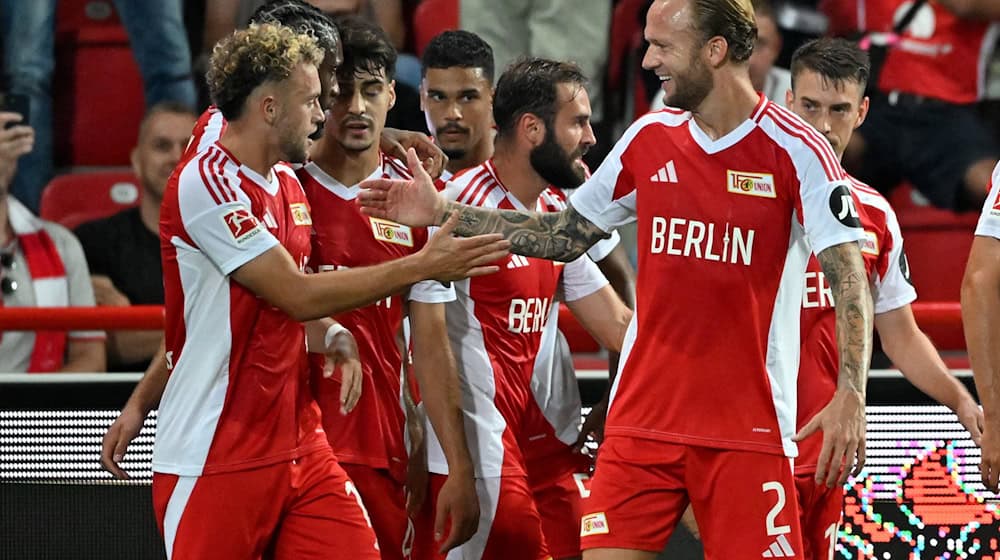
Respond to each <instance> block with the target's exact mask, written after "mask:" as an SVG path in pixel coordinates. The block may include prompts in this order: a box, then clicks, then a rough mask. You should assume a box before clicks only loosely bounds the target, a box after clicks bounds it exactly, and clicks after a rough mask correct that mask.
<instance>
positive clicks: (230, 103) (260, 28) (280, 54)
mask: <svg viewBox="0 0 1000 560" xmlns="http://www.w3.org/2000/svg"><path fill="white" fill-rule="evenodd" d="M322 60H323V50H322V49H320V48H319V47H318V46H317V45H316V39H314V38H313V37H312V36H310V35H303V34H299V33H296V32H295V31H293V30H292V29H291V28H289V27H285V26H283V25H276V24H272V23H264V24H256V23H254V24H251V25H250V27H248V28H247V29H242V30H239V31H235V32H234V33H233V34H232V35H230V36H229V37H226V38H225V39H223V40H221V41H219V43H218V44H217V45H215V48H214V49H212V59H211V61H210V62H209V69H208V74H207V75H206V78H207V79H208V89H209V91H210V92H211V94H212V102H213V103H215V105H216V106H218V107H219V110H220V111H222V116H224V117H225V118H226V120H229V121H233V120H236V119H238V118H239V117H240V115H241V114H242V113H243V107H244V105H245V104H246V100H247V98H248V97H250V94H251V93H252V92H253V90H254V89H256V88H257V87H258V86H260V85H261V84H263V83H264V82H268V81H281V80H284V79H286V78H288V76H290V75H291V73H292V70H293V69H294V68H295V67H296V66H297V65H299V64H302V63H307V64H314V65H316V66H319V64H320V63H321V62H322Z"/></svg>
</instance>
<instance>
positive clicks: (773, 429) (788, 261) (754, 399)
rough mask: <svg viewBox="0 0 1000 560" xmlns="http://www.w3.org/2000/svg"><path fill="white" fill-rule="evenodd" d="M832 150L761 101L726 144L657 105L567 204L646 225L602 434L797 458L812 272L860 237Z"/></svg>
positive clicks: (600, 220) (617, 222)
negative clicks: (804, 304)
mask: <svg viewBox="0 0 1000 560" xmlns="http://www.w3.org/2000/svg"><path fill="white" fill-rule="evenodd" d="M847 183H848V181H847V175H846V174H845V173H844V171H843V170H842V169H841V167H840V163H839V162H838V160H837V156H836V154H834V153H833V150H832V149H831V148H830V145H829V143H828V142H827V141H826V139H824V138H823V137H822V136H820V135H819V134H818V133H817V132H816V131H815V130H814V129H813V128H812V127H811V126H809V125H808V124H807V123H805V122H804V121H802V120H801V119H800V118H798V117H797V116H795V115H794V114H792V113H791V112H790V111H788V110H787V109H785V108H783V107H780V106H779V105H777V104H775V103H772V102H769V101H768V100H767V99H766V98H765V97H764V96H761V97H760V101H759V102H758V104H757V106H756V108H755V109H754V111H753V113H752V114H751V115H750V118H748V119H747V120H746V121H744V122H743V124H741V125H740V126H738V127H737V128H735V129H734V130H732V131H731V132H729V133H728V134H726V135H725V136H722V137H720V138H718V139H712V138H711V137H710V136H708V134H706V133H705V132H703V131H702V129H701V128H700V127H699V125H698V123H697V122H696V121H695V119H693V118H692V116H691V114H690V113H686V112H682V111H680V110H676V109H665V110H663V111H658V112H655V113H650V114H647V115H645V116H643V117H641V118H640V119H639V120H637V121H636V122H635V123H633V125H632V126H631V127H629V129H628V130H627V131H626V132H625V134H624V136H622V138H621V139H620V140H619V141H618V143H617V144H616V145H615V147H614V148H613V149H612V151H611V153H610V154H609V155H608V157H607V158H606V159H605V160H604V162H603V163H602V164H601V167H600V168H598V170H597V171H596V172H595V173H594V175H593V177H591V179H590V180H589V181H587V182H586V183H585V184H584V185H583V186H582V187H580V189H579V190H578V191H577V192H576V193H574V195H573V196H572V197H571V198H570V203H571V204H572V205H573V207H574V208H576V210H577V211H578V212H579V213H580V214H581V215H583V216H584V217H585V218H587V219H588V220H590V221H591V222H592V223H594V224H595V225H596V226H598V227H600V228H601V229H603V230H604V231H611V230H612V229H614V228H616V227H618V226H621V225H623V224H626V223H630V222H633V221H636V222H637V223H638V252H639V262H638V267H637V268H638V279H637V287H636V298H637V302H636V312H635V314H634V315H633V317H632V323H631V324H630V325H629V329H628V332H627V333H626V336H625V343H624V348H623V351H622V365H621V366H620V374H619V375H618V377H617V379H616V380H615V384H614V386H613V388H612V396H611V405H610V410H609V413H608V419H607V424H606V428H605V433H606V434H607V435H608V436H614V435H617V436H628V437H634V438H647V439H655V440H661V441H668V442H675V443H681V444H688V445H700V446H707V447H716V448H722V449H742V450H748V451H758V452H766V453H775V454H786V455H788V456H794V455H795V453H796V447H795V443H794V442H792V440H791V438H792V436H793V435H794V434H795V420H796V416H795V405H796V403H795V392H796V387H795V382H796V377H797V374H798V363H799V314H800V306H801V301H802V274H803V272H804V271H805V268H806V262H807V261H808V257H809V253H810V251H809V248H808V246H807V244H806V241H807V239H808V241H809V242H811V243H812V247H813V248H814V249H815V250H817V251H822V250H824V249H826V248H828V247H830V246H832V245H836V244H840V243H845V242H853V241H860V240H861V239H863V237H864V232H863V230H862V229H861V227H860V222H859V219H858V217H857V214H856V210H855V208H854V204H853V198H852V195H851V191H850V189H849V188H848V186H847Z"/></svg>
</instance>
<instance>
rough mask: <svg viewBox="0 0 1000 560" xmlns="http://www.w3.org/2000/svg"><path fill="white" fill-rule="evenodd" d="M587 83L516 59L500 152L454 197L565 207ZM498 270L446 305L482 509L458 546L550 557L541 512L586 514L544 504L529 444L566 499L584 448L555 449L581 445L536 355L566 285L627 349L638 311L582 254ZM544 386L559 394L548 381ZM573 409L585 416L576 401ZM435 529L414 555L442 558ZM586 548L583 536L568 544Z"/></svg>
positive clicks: (471, 554) (482, 552)
mask: <svg viewBox="0 0 1000 560" xmlns="http://www.w3.org/2000/svg"><path fill="white" fill-rule="evenodd" d="M583 84H584V78H583V76H582V74H581V73H580V70H579V68H577V67H576V66H575V65H573V64H568V63H559V62H554V61H548V60H541V59H526V60H523V61H520V62H518V63H515V64H513V65H512V66H511V67H510V68H508V70H507V71H506V72H504V74H503V75H502V76H501V77H500V79H499V81H498V83H497V89H496V96H495V98H494V118H495V119H496V122H497V125H498V133H497V139H496V144H495V148H496V149H495V152H494V154H493V157H492V158H490V159H489V160H487V161H486V162H484V163H482V164H481V165H478V166H476V167H472V168H470V169H467V170H465V171H462V172H461V173H459V174H458V175H456V176H455V177H453V178H452V180H451V181H450V182H449V183H448V185H447V187H446V189H445V193H446V196H447V197H448V198H451V199H455V200H461V201H467V202H470V203H472V204H475V205H477V206H479V207H484V208H506V209H525V208H530V209H532V210H538V211H544V212H551V211H558V210H561V209H562V208H564V207H565V201H564V199H563V197H562V195H561V193H559V192H558V191H556V190H554V189H552V188H551V187H550V185H551V184H552V183H555V182H558V183H562V184H565V183H567V182H572V181H574V180H575V181H576V182H579V181H580V180H581V178H582V173H583V169H582V167H581V166H580V158H581V157H582V156H583V154H584V153H585V152H586V151H587V149H588V148H589V146H591V145H593V144H594V135H593V131H592V130H591V128H590V121H589V118H588V117H589V114H590V107H589V100H588V97H587V92H586V90H585V89H584V88H583ZM570 176H576V178H575V179H573V178H571V177H570ZM507 185H510V188H508V187H507ZM501 269H502V270H501V272H500V273H498V274H496V275H494V276H493V278H490V279H489V281H485V282H484V281H481V279H476V280H472V281H469V282H465V281H462V282H459V283H457V285H456V291H457V293H458V299H457V301H455V302H452V303H449V304H447V307H448V332H449V338H450V340H451V345H452V350H453V352H455V355H456V356H457V357H458V359H459V363H460V372H461V373H460V375H461V380H462V397H463V409H464V411H465V414H466V430H467V435H468V438H469V447H470V450H471V451H472V454H473V458H474V464H475V466H476V486H477V490H478V494H479V500H480V509H481V515H480V524H479V530H478V531H477V532H476V534H475V535H474V536H473V537H472V539H471V540H470V541H469V542H468V543H466V544H464V545H463V546H462V547H461V548H460V549H459V550H460V554H461V556H462V557H468V558H486V559H495V558H547V557H549V556H548V552H549V551H547V549H546V545H545V543H546V540H547V537H548V532H546V533H545V536H544V537H543V534H542V527H543V520H542V519H540V518H539V513H542V514H543V515H545V514H546V513H549V514H553V515H562V516H564V519H562V520H561V521H562V522H563V524H565V523H567V522H568V523H570V524H571V527H572V531H573V532H576V531H578V530H579V529H578V525H577V523H578V520H579V517H576V518H573V517H572V516H570V517H569V518H568V519H567V518H565V515H566V514H567V512H566V511H565V510H561V511H560V510H554V511H547V512H539V511H538V510H537V509H536V504H535V502H534V499H533V489H532V488H531V487H530V486H529V484H528V480H527V476H526V468H527V469H530V466H528V467H526V463H525V459H526V457H525V453H524V449H523V447H522V446H524V444H526V443H528V442H529V440H533V439H538V438H539V437H540V438H544V439H545V440H546V441H545V444H546V445H544V446H542V447H541V448H539V449H538V450H537V451H536V453H535V456H534V457H535V458H542V457H544V458H546V459H547V460H552V461H553V462H556V463H557V464H556V466H554V467H549V469H548V470H547V471H546V472H545V473H544V474H545V475H547V476H549V478H547V479H545V482H546V483H548V484H549V486H550V487H549V491H550V492H551V493H553V494H559V495H560V496H561V497H563V498H564V499H567V500H568V499H569V498H571V496H567V495H566V493H567V491H569V492H572V493H573V494H575V495H577V496H579V492H580V491H579V490H578V489H577V487H576V483H575V481H574V479H573V473H574V472H578V471H579V470H580V468H581V467H580V463H582V462H583V459H584V457H583V456H582V455H579V454H576V459H577V460H576V462H575V463H567V462H566V461H565V460H564V459H563V457H562V456H560V455H558V453H559V451H565V452H566V454H568V455H572V454H573V452H572V448H571V447H570V446H569V445H567V444H566V443H563V442H560V441H559V440H558V439H556V438H555V436H554V434H553V431H552V427H551V426H550V425H549V423H548V419H546V418H545V417H544V415H543V412H542V410H541V409H540V407H539V405H538V404H537V403H536V401H535V394H534V391H535V390H536V388H537V387H536V386H535V380H534V379H533V375H534V370H535V360H536V358H537V357H538V356H539V354H540V352H543V351H545V352H547V354H548V355H551V353H552V350H551V349H547V350H546V349H542V347H541V344H542V338H543V331H544V330H545V328H546V322H547V321H548V320H549V318H550V316H551V310H552V308H553V305H554V304H555V301H556V297H557V291H558V292H561V296H562V300H563V301H565V302H566V304H567V305H568V306H569V307H570V309H571V310H572V311H573V313H574V314H575V315H576V316H577V317H578V318H579V320H580V321H581V322H582V323H583V325H585V326H586V327H587V328H588V329H589V330H590V331H591V332H592V333H593V334H594V336H595V337H596V338H597V339H598V341H600V342H601V343H602V344H603V345H604V346H605V347H607V348H611V349H613V350H618V349H619V348H620V347H621V341H622V339H623V338H624V334H625V328H626V326H627V324H628V321H629V319H630V318H631V311H629V309H628V308H627V307H625V305H624V304H623V303H622V302H621V301H620V300H619V299H618V297H617V296H616V295H615V293H614V291H613V290H612V289H611V287H610V286H609V285H608V282H607V280H606V279H605V278H604V277H603V276H602V275H601V273H600V271H599V270H598V269H597V267H596V266H595V265H594V263H593V262H592V261H591V260H590V259H588V258H587V257H585V256H581V257H579V258H577V259H575V260H573V261H571V262H569V263H567V264H565V265H563V264H561V263H556V262H553V261H549V260H543V259H534V258H531V259H529V258H525V257H521V256H517V257H512V258H510V259H506V260H505V261H504V262H502V264H501ZM541 390H546V391H552V393H553V394H552V395H551V396H558V395H556V394H555V391H554V390H553V389H552V388H551V387H544V388H541ZM573 416H574V418H573V420H574V421H575V422H576V423H579V405H577V410H576V411H575V412H574V413H573ZM560 427H561V426H560ZM436 433H437V432H436V430H435V434H436ZM575 435H576V434H575V433H574V434H573V436H574V438H575ZM439 439H440V438H436V437H432V438H431V439H430V442H429V445H428V449H429V460H428V464H429V467H430V470H431V472H432V473H435V474H433V475H432V477H431V487H432V491H431V497H432V502H433V501H434V500H435V499H436V500H440V496H441V495H440V493H439V491H438V488H440V487H441V483H442V482H443V481H444V477H443V475H444V474H446V473H447V472H448V466H447V465H446V464H445V461H444V460H443V458H442V457H441V451H440V446H439V445H438V440H439ZM572 442H573V440H572V439H571V440H570V443H572ZM553 447H555V448H556V449H555V451H553V450H552V448H553ZM554 457H555V459H553V458H554ZM582 470H584V472H585V470H586V467H585V466H584V467H583V469H582ZM562 475H565V476H564V477H563V476H562ZM554 479H558V480H554ZM567 479H568V480H567ZM548 505H550V506H551V507H553V508H556V507H558V504H554V503H553V504H548ZM568 513H569V514H571V513H572V510H570V511H569V512H568ZM549 521H551V522H552V523H559V522H560V519H551V520H549ZM426 529H429V526H428V524H427V523H423V524H421V523H420V520H418V528H417V546H416V547H415V551H414V552H415V556H416V557H417V558H420V559H424V558H443V556H441V555H439V554H438V553H437V547H435V546H433V543H428V542H426V541H427V540H429V539H428V538H427V537H428V536H429V534H428V532H427V531H426ZM578 554H579V547H578V545H577V548H576V549H575V550H570V551H569V553H568V555H569V556H576V555H578Z"/></svg>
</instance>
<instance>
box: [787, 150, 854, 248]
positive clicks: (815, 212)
mask: <svg viewBox="0 0 1000 560" xmlns="http://www.w3.org/2000/svg"><path fill="white" fill-rule="evenodd" d="M828 151H829V153H830V154H831V155H832V154H833V151H832V150H828ZM821 157H822V156H815V157H813V158H811V160H810V161H808V162H807V163H806V164H805V165H804V166H803V168H801V169H800V170H799V189H798V196H799V202H800V203H801V209H802V215H801V216H800V219H801V221H802V226H803V228H805V232H806V237H808V238H809V243H810V245H811V246H812V250H813V253H815V254H817V255H819V254H820V253H822V252H823V251H825V250H826V249H829V248H830V247H833V246H834V245H840V244H841V243H849V242H852V241H855V242H856V241H861V240H862V239H864V237H865V230H864V229H863V228H862V227H861V216H860V214H858V201H857V199H856V198H855V196H854V193H852V192H851V189H850V187H849V186H848V184H849V183H848V180H847V179H846V176H845V178H843V179H840V178H833V179H831V177H830V175H829V172H828V171H826V170H825V169H824V168H825V165H824V164H823V163H822V162H821V161H820V158H821ZM834 157H835V156H834ZM833 161H834V163H830V164H828V165H834V164H835V165H836V166H837V169H840V164H839V163H835V162H836V160H833ZM841 173H843V171H841Z"/></svg>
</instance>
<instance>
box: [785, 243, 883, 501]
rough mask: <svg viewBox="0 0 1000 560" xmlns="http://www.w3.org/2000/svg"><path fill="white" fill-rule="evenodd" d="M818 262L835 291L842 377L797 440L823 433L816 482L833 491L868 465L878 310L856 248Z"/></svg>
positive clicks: (832, 252)
mask: <svg viewBox="0 0 1000 560" xmlns="http://www.w3.org/2000/svg"><path fill="white" fill-rule="evenodd" d="M816 256H817V258H818V259H819V263H820V266H821V267H822V268H823V273H824V274H825V275H826V278H827V280H828V281H829V283H830V288H831V289H832V290H833V298H834V302H835V307H836V315H837V346H838V348H839V353H840V375H839V377H838V379H837V390H836V392H835V393H834V395H833V399H832V400H831V401H830V404H828V405H827V406H826V407H825V408H824V409H823V410H821V411H820V412H819V413H818V414H817V415H816V416H814V417H813V418H812V419H811V420H810V421H809V422H808V423H807V424H806V425H805V426H804V427H803V428H802V430H800V431H799V433H798V434H797V435H796V436H795V439H796V440H797V441H801V440H802V439H804V438H805V437H806V436H808V435H809V434H811V433H813V432H815V431H816V430H821V431H822V432H823V447H822V449H821V451H820V455H819V461H818V463H817V466H816V482H817V484H821V483H824V482H825V483H826V485H827V486H829V487H833V485H834V484H841V485H843V484H844V483H845V482H847V477H848V476H849V475H850V474H852V473H853V474H854V475H857V474H859V473H860V472H861V469H862V467H864V464H865V391H866V388H867V387H866V386H867V383H868V364H869V361H870V360H871V353H872V322H873V318H872V315H873V308H874V304H873V303H872V295H871V288H870V286H869V285H868V274H867V273H866V272H865V266H864V262H863V261H862V259H861V250H860V249H859V248H858V245H857V243H854V242H850V243H841V244H839V245H834V246H833V247H830V248H828V249H825V250H823V251H822V252H821V253H819V254H818V255H816ZM852 466H853V470H852Z"/></svg>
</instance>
